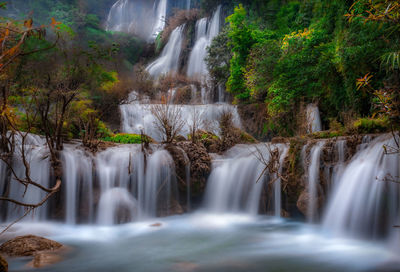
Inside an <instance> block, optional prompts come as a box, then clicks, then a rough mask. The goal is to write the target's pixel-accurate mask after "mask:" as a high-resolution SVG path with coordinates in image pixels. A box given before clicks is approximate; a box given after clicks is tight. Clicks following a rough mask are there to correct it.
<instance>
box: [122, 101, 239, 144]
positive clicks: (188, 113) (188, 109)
mask: <svg viewBox="0 0 400 272" xmlns="http://www.w3.org/2000/svg"><path fill="white" fill-rule="evenodd" d="M151 107H152V105H150V104H139V103H133V104H126V105H122V106H121V107H120V110H121V118H122V131H123V132H125V133H134V134H140V133H141V132H142V131H143V132H144V133H145V134H146V135H148V136H150V137H152V138H153V139H155V140H156V141H162V139H163V135H161V133H160V131H159V130H158V129H157V127H156V126H155V125H154V122H155V118H154V115H153V114H152V112H151ZM172 107H178V108H179V110H180V111H181V114H182V119H183V120H184V127H183V129H182V131H181V135H183V136H185V137H186V136H187V135H188V134H189V131H190V125H191V124H192V122H193V119H194V118H197V119H198V120H199V121H200V123H201V126H200V129H204V130H208V131H211V132H214V133H215V134H217V135H218V134H219V126H218V120H219V119H220V116H221V114H223V113H224V112H230V113H232V114H233V123H234V125H235V126H236V127H238V128H240V127H241V121H240V116H239V113H238V110H237V107H236V106H232V105H228V104H209V105H172ZM195 115H196V116H195Z"/></svg>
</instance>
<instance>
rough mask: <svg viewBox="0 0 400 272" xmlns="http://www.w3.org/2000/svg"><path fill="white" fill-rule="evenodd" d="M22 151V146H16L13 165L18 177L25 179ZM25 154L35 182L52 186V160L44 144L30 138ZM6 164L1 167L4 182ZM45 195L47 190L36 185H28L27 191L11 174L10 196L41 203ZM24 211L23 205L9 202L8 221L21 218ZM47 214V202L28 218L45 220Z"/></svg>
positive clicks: (24, 201) (18, 199) (25, 201)
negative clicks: (34, 143)
mask: <svg viewBox="0 0 400 272" xmlns="http://www.w3.org/2000/svg"><path fill="white" fill-rule="evenodd" d="M17 141H18V140H17ZM36 143H38V142H36ZM21 152H22V151H21V148H20V146H18V148H16V153H15V154H14V156H13V162H12V165H13V168H14V170H15V173H16V175H17V177H18V178H21V179H24V178H25V177H26V176H25V170H26V169H25V166H24V164H23V162H22V159H21V156H22V155H21V154H22V153H21ZM25 155H26V161H27V162H28V163H29V166H30V177H31V179H32V180H33V181H34V182H36V183H38V184H40V185H42V186H44V187H46V188H48V187H49V186H50V162H49V159H48V158H47V148H46V147H45V146H43V145H39V146H37V145H32V142H29V139H28V142H27V144H26V145H25ZM4 164H5V163H4V162H2V167H1V169H2V170H3V171H4V172H2V177H4V180H2V182H5V181H6V180H7V178H6V175H5V172H6V168H7V167H6V166H5V165H4ZM45 196H46V193H45V192H43V191H41V190H40V189H38V188H36V187H34V186H28V187H27V190H26V191H25V187H24V186H23V185H21V184H20V183H19V182H18V181H17V180H16V179H15V177H14V176H11V180H10V188H9V198H11V199H15V200H17V201H20V202H23V203H39V202H40V201H41V200H42V199H43V198H44V197H45ZM24 213H25V209H24V208H23V207H21V206H17V205H15V204H12V203H9V204H8V209H7V221H13V220H16V219H18V218H20V217H21V216H22V215H23V214H24ZM47 214H48V204H47V203H45V204H44V205H42V206H41V207H39V208H37V209H36V210H35V212H34V214H32V215H31V216H30V217H29V218H26V219H28V220H29V219H32V220H44V219H46V218H47Z"/></svg>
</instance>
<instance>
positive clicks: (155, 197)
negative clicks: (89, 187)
mask: <svg viewBox="0 0 400 272" xmlns="http://www.w3.org/2000/svg"><path fill="white" fill-rule="evenodd" d="M96 166H97V168H96V169H97V176H98V177H99V181H100V195H101V199H103V198H104V199H108V198H109V197H110V196H112V195H115V194H120V195H121V196H123V198H124V201H123V203H118V202H113V205H114V208H113V209H114V210H112V211H116V213H117V214H118V213H120V214H121V211H120V209H119V210H117V208H121V209H123V210H124V211H123V212H122V214H123V215H124V217H126V216H127V215H129V216H132V218H131V221H132V220H137V219H141V218H149V217H155V216H157V212H160V208H162V209H163V210H162V211H161V212H162V213H163V214H168V212H169V210H168V209H169V207H171V203H172V201H176V200H177V191H176V180H175V178H174V175H175V174H174V173H175V170H174V163H173V160H172V158H171V156H170V155H169V153H168V152H167V151H165V150H158V151H156V152H154V153H153V154H151V155H149V156H147V159H146V158H145V156H144V154H143V153H142V151H141V147H140V146H139V145H133V146H131V145H128V146H121V147H115V148H110V149H107V150H106V151H103V152H101V153H99V154H98V156H97V157H96ZM116 188H118V189H119V190H116ZM128 194H129V197H128ZM172 199H173V200H172ZM104 201H105V200H104ZM128 204H129V205H128ZM121 205H122V206H121ZM103 207H105V206H102V205H99V209H98V211H97V214H98V216H97V218H98V222H107V223H110V222H111V221H113V220H114V221H115V220H116V218H114V217H112V216H111V215H110V213H111V212H110V209H109V208H107V209H105V210H103V209H102V208H103ZM164 209H165V210H164ZM127 211H131V212H129V213H128V214H127V213H126V212H127ZM133 211H134V212H133ZM114 215H115V214H114ZM114 221H113V222H114Z"/></svg>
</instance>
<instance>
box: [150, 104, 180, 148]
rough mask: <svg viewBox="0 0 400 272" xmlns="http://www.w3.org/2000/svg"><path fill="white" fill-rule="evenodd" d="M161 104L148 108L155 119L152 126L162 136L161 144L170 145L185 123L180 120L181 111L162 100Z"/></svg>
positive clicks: (176, 106)
mask: <svg viewBox="0 0 400 272" xmlns="http://www.w3.org/2000/svg"><path fill="white" fill-rule="evenodd" d="M162 100H163V102H162V104H155V105H151V106H150V111H151V113H152V114H153V116H154V118H155V122H154V125H155V126H156V128H157V129H158V131H159V132H160V133H161V135H162V136H163V142H165V143H172V141H173V140H174V139H175V137H176V136H178V135H179V133H180V132H181V131H182V129H183V127H184V125H185V121H184V120H183V119H182V109H181V108H180V107H179V106H178V105H172V104H170V103H168V102H167V101H166V99H165V98H163V99H162Z"/></svg>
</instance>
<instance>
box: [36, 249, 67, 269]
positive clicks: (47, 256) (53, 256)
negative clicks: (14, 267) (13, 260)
mask: <svg viewBox="0 0 400 272" xmlns="http://www.w3.org/2000/svg"><path fill="white" fill-rule="evenodd" d="M62 259H63V258H62V257H61V255H59V254H57V253H55V252H39V253H35V255H34V258H33V260H32V261H31V262H30V263H28V266H29V267H34V268H43V267H47V266H50V265H53V264H56V263H59V262H61V261H62Z"/></svg>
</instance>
